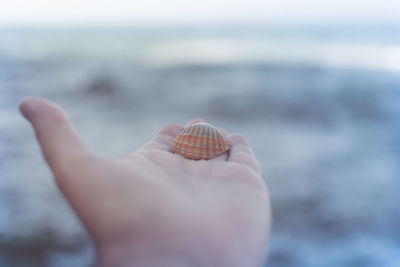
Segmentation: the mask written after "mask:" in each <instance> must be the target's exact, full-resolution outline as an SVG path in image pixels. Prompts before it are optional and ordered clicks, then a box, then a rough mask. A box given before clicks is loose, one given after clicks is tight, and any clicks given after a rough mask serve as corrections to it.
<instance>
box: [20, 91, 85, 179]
mask: <svg viewBox="0 0 400 267" xmlns="http://www.w3.org/2000/svg"><path fill="white" fill-rule="evenodd" d="M20 111H21V113H22V115H24V117H25V118H26V119H27V120H28V121H29V122H30V123H31V124H32V126H33V128H34V130H35V134H36V137H37V139H38V141H39V143H40V147H41V149H42V152H43V155H44V158H45V159H46V161H47V163H48V164H49V166H50V168H51V169H52V171H53V173H54V175H55V176H56V177H57V176H58V175H59V174H61V173H60V172H63V171H64V170H63V169H64V168H67V167H68V165H69V162H71V160H74V159H79V158H82V156H84V155H85V154H88V152H87V150H86V148H85V145H84V144H83V142H82V140H81V139H80V138H79V136H78V135H77V134H76V132H75V131H74V130H73V128H72V126H71V124H70V122H69V120H68V118H67V117H66V115H65V114H64V112H63V111H62V110H61V108H60V107H58V106H56V105H55V104H53V103H50V102H48V101H46V100H43V99H39V98H28V99H25V100H23V101H22V102H21V104H20Z"/></svg>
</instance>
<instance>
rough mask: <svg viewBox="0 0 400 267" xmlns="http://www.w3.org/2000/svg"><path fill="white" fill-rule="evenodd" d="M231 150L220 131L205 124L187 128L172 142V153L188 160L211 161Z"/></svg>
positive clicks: (201, 123) (196, 124) (192, 125)
mask: <svg viewBox="0 0 400 267" xmlns="http://www.w3.org/2000/svg"><path fill="white" fill-rule="evenodd" d="M229 149H230V146H229V144H228V143H227V142H226V141H225V140H224V138H223V137H222V135H221V134H220V133H219V132H218V130H217V129H216V128H215V127H214V126H212V125H211V124H208V123H205V122H200V123H193V124H191V125H189V126H187V127H186V128H185V129H183V131H182V132H181V133H180V134H178V136H177V137H176V138H175V140H174V141H173V142H172V151H173V152H174V153H177V154H180V155H182V156H184V157H185V158H188V159H210V158H213V157H215V156H218V155H220V154H222V153H224V152H226V151H228V150H229Z"/></svg>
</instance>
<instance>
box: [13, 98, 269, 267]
mask: <svg viewBox="0 0 400 267" xmlns="http://www.w3.org/2000/svg"><path fill="white" fill-rule="evenodd" d="M20 110H21V113H22V114H23V115H24V116H25V117H26V118H27V120H29V121H30V122H31V124H32V126H33V128H34V130H35V134H36V137H37V139H38V141H39V143H40V147H41V149H42V152H43V155H44V158H45V160H46V162H47V163H48V165H49V167H50V169H51V171H52V172H53V175H54V177H55V181H56V183H57V185H58V187H59V188H60V190H61V192H62V193H63V194H64V195H65V197H66V199H67V200H68V201H69V203H70V205H71V206H72V208H73V209H74V210H75V212H76V213H77V215H78V216H79V218H80V219H81V220H82V222H83V224H84V226H85V227H86V228H87V230H88V232H89V233H90V235H91V237H92V238H93V240H94V243H95V245H96V249H97V255H98V265H99V266H102V267H111V266H113V267H119V266H121V267H125V266H138V267H147V266H148V267H158V266H160V267H161V266H162V267H186V266H187V267H189V266H190V267H192V266H193V267H203V266H204V267H206V266H207V267H213V266H215V267H225V266H226V267H236V266H237V267H253V266H254V267H259V266H261V265H262V263H263V260H264V257H265V253H266V248H267V243H268V237H269V231H270V225H271V215H270V201H269V196H268V191H267V187H266V185H265V183H264V181H263V178H262V175H261V170H260V166H259V164H258V162H257V160H256V158H255V156H254V153H253V152H252V150H251V148H250V146H249V144H248V143H247V142H246V141H245V139H244V138H243V137H242V136H240V135H237V134H229V133H228V132H227V131H226V130H224V129H220V131H221V133H222V134H223V135H224V137H225V138H226V139H227V141H228V142H229V143H230V145H231V150H230V151H229V152H227V153H224V154H222V155H220V156H218V157H216V158H213V159H210V160H199V161H195V160H189V159H186V158H183V157H182V156H180V155H177V154H174V153H173V152H172V151H171V148H170V144H171V142H172V140H173V139H174V137H175V136H176V135H177V134H178V133H179V132H180V131H181V130H182V129H183V127H182V126H178V125H167V126H166V127H165V128H164V129H163V130H161V131H160V132H159V133H158V134H157V135H156V136H155V137H154V138H153V139H152V140H151V141H149V142H148V143H146V144H144V145H143V146H142V147H141V148H140V149H139V150H138V151H136V152H134V153H132V154H129V155H127V156H125V157H122V158H107V157H104V156H98V155H95V154H93V153H92V152H90V151H89V150H88V149H87V148H86V146H85V145H84V143H83V141H82V140H81V139H80V138H79V136H78V135H77V133H76V132H75V131H74V130H73V128H72V126H71V124H70V123H69V121H68V119H67V117H66V115H65V113H64V112H63V111H62V110H61V108H60V107H58V106H57V105H55V104H53V103H50V102H48V101H46V100H43V99H36V98H29V99H26V100H24V101H22V103H21V105H20ZM196 121H203V120H196ZM132 138H135V137H134V136H132ZM110 142H112V139H110Z"/></svg>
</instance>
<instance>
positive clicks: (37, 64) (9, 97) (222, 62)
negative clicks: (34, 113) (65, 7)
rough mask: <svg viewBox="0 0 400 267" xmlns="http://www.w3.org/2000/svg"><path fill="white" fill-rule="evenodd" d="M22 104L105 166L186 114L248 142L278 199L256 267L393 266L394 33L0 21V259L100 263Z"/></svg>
mask: <svg viewBox="0 0 400 267" xmlns="http://www.w3.org/2000/svg"><path fill="white" fill-rule="evenodd" d="M28 96H36V97H43V98H46V99H49V100H51V101H54V102H56V103H57V104H59V105H60V106H61V107H63V108H64V109H65V111H66V112H67V113H68V115H69V117H70V119H71V122H72V123H73V125H74V127H75V128H76V130H77V131H78V132H79V134H80V135H81V136H82V138H83V140H84V141H85V142H86V143H87V145H88V147H89V148H90V149H91V150H92V151H94V152H96V153H99V154H101V155H107V156H112V157H120V156H123V155H126V154H128V153H131V152H133V151H135V150H136V149H138V148H139V147H140V146H141V145H142V144H143V143H145V142H146V141H148V140H149V139H150V138H152V137H153V136H154V135H155V134H156V133H157V131H159V130H160V129H161V128H162V127H163V126H165V125H166V124H169V123H177V124H182V125H184V124H185V123H186V122H187V121H189V120H191V119H193V118H204V119H206V120H207V121H209V122H210V123H212V124H214V125H216V126H219V127H224V128H226V129H227V130H228V131H230V132H234V133H240V134H242V135H243V136H244V137H245V138H246V139H247V140H248V142H249V143H250V145H251V146H252V147H253V150H254V152H255V154H256V156H257V158H258V160H259V162H260V164H261V166H262V171H263V177H264V179H265V181H266V183H267V185H268V188H269V191H270V194H271V203H272V209H273V228H272V234H271V238H270V243H269V249H268V253H267V256H266V260H265V264H264V266H265V267H314V266H317V267H337V266H341V267H347V266H348V267H350V266H351V267H369V266H371V267H372V266H374V267H376V266H379V267H397V266H400V227H399V225H400V205H399V202H400V168H399V166H400V24H389V23H386V24H373V23H370V24H368V23H366V24H351V25H336V24H332V25H315V24H313V25H294V24H291V25H131V26H107V27H106V26H101V27H100V26H96V27H94V26H91V27H89V26H88V27H83V26H82V27H67V26H51V27H50V26H48V27H11V26H7V27H6V26H0V266H17V267H20V266H21V267H22V266H24V267H25V266H29V267H31V266H32V267H33V266H35V267H36V266H46V267H64V266H65V267H67V266H76V267H87V266H95V265H96V255H95V250H94V247H93V242H92V241H91V239H90V237H89V235H88V233H87V232H86V230H85V229H84V227H83V226H82V224H81V223H80V221H79V220H78V218H77V217H76V215H75V214H74V213H73V211H72V209H71V208H70V206H69V205H68V203H67V202H66V200H65V198H64V197H63V196H62V194H61V193H60V192H59V190H58V189H57V187H56V185H55V183H54V180H53V178H52V175H51V172H50V171H49V169H48V167H47V166H46V164H45V162H44V160H43V157H42V155H41V153H40V149H39V146H38V144H37V142H36V140H35V136H34V134H33V132H32V129H31V127H30V125H29V124H28V123H27V122H26V121H25V120H24V119H23V118H22V116H21V115H20V114H19V112H18V104H19V102H20V101H21V100H22V99H23V98H25V97H28Z"/></svg>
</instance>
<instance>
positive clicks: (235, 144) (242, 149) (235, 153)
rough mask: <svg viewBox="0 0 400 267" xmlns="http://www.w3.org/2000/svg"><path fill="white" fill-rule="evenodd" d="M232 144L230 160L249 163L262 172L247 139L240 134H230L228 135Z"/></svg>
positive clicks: (248, 164)
mask: <svg viewBox="0 0 400 267" xmlns="http://www.w3.org/2000/svg"><path fill="white" fill-rule="evenodd" d="M227 140H228V143H229V144H230V145H231V149H230V151H229V157H228V161H230V162H236V163H240V164H244V165H247V166H249V167H251V168H253V169H254V170H255V171H257V172H258V173H261V168H260V165H259V163H258V161H257V159H256V157H255V155H254V153H253V151H252V149H251V147H250V145H249V144H248V143H247V141H246V140H245V139H244V137H243V136H241V135H239V134H230V135H228V137H227Z"/></svg>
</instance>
